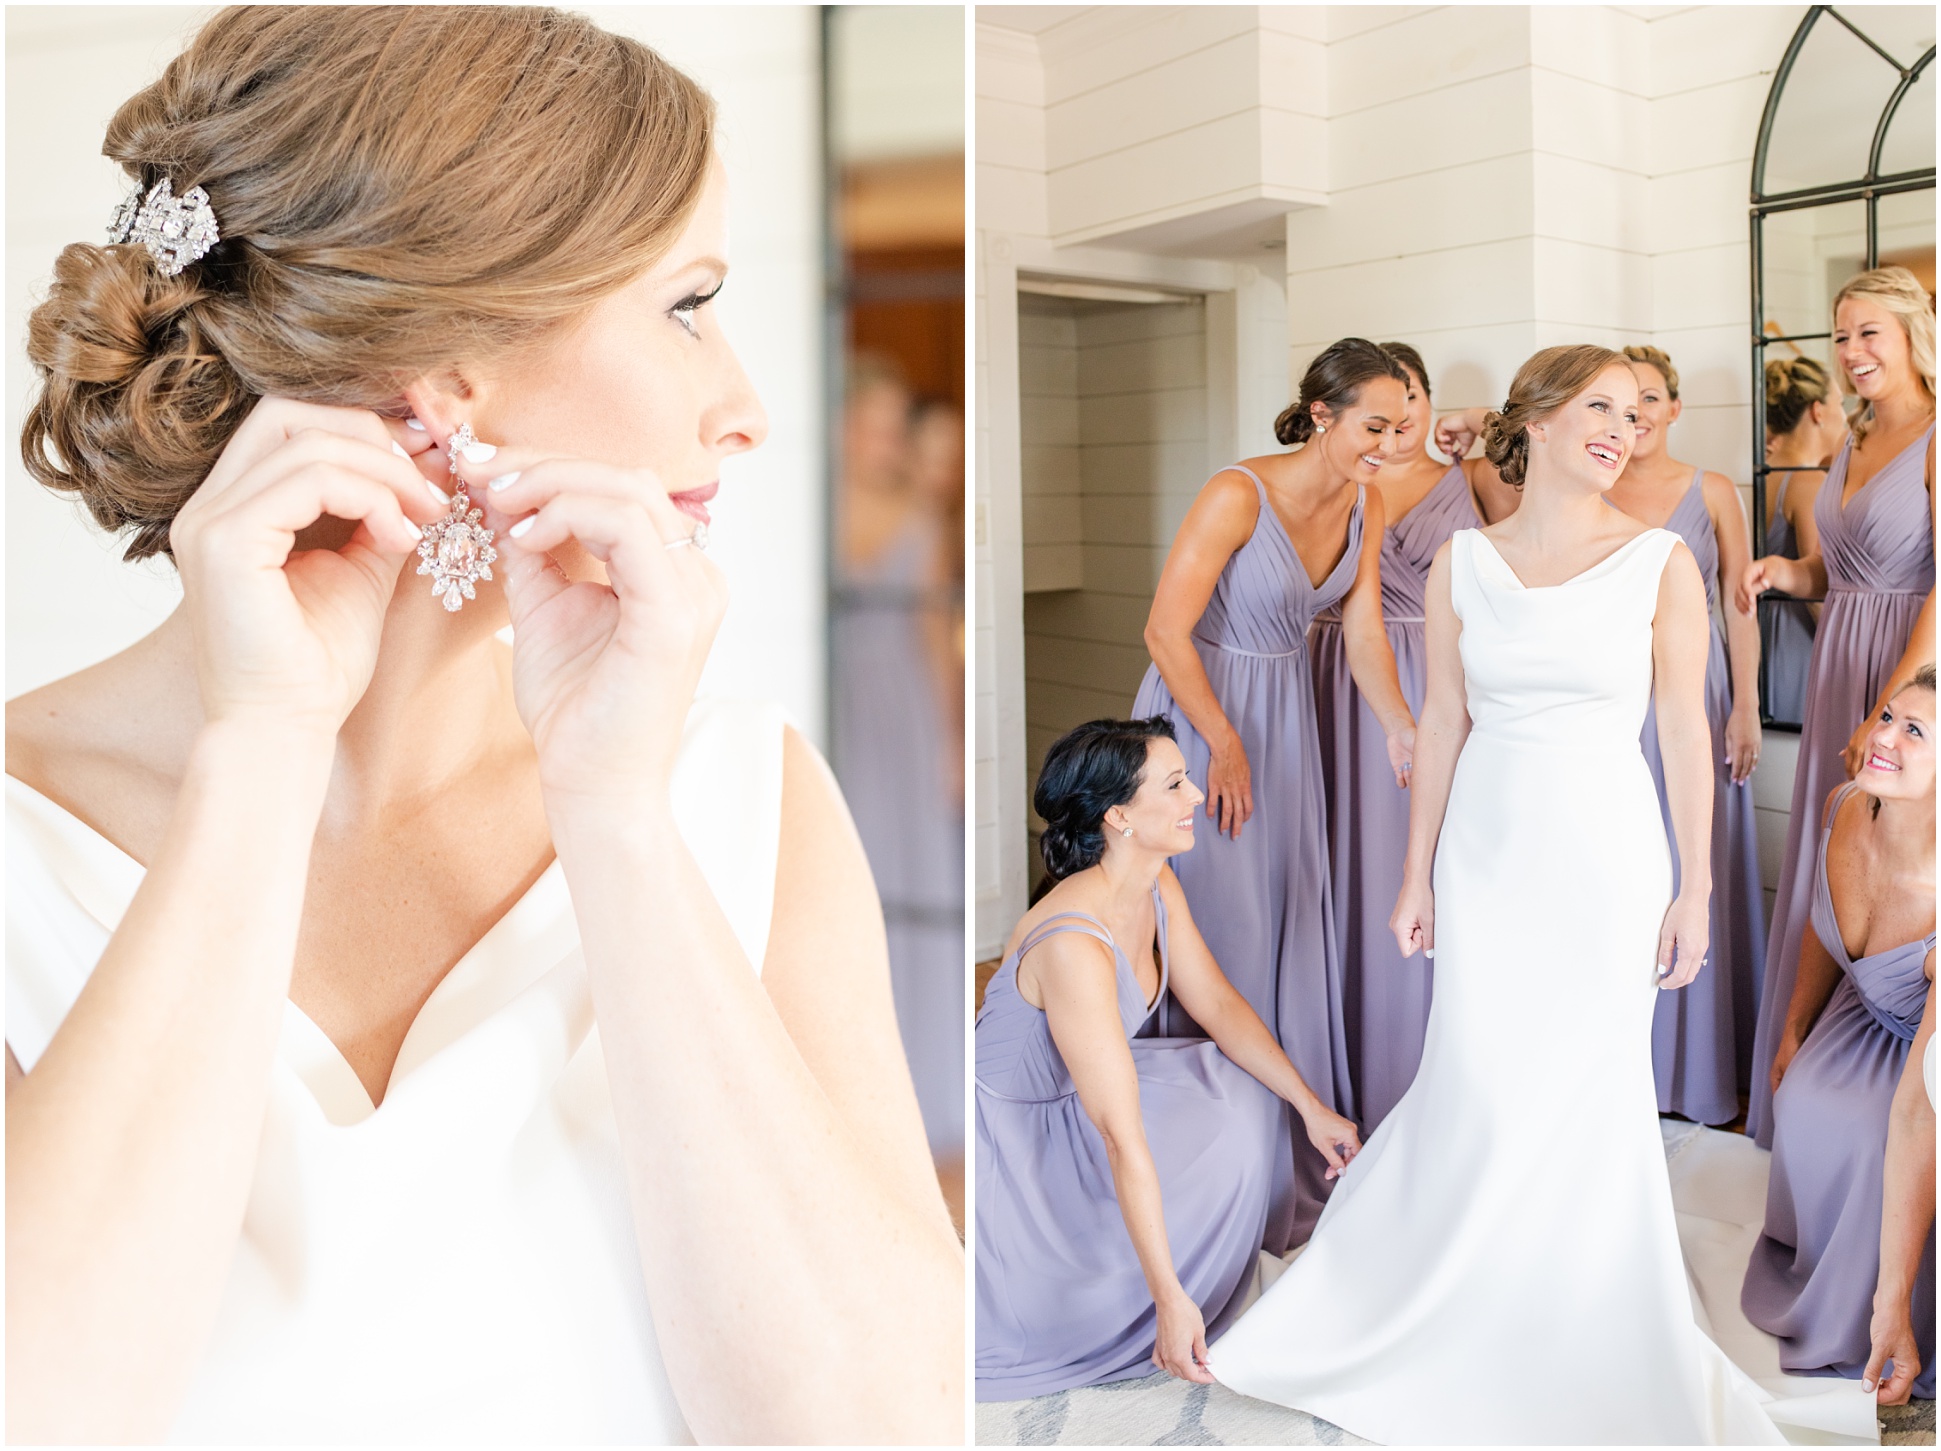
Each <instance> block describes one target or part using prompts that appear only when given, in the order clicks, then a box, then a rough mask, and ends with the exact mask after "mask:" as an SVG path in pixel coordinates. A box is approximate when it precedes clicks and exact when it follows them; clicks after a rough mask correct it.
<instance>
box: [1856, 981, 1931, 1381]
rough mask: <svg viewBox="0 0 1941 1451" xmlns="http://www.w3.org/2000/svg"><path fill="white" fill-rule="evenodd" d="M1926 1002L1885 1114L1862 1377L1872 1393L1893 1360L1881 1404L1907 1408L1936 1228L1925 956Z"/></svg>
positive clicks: (1916, 1365) (1918, 1360) (1916, 1366)
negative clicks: (1876, 1268)
mask: <svg viewBox="0 0 1941 1451" xmlns="http://www.w3.org/2000/svg"><path fill="white" fill-rule="evenodd" d="M1927 974H1928V1000H1927V1007H1926V1008H1925V1009H1924V1010H1923V1011H1922V1013H1921V1028H1920V1031H1919V1032H1917V1033H1916V1034H1915V1035H1914V1043H1913V1046H1912V1047H1910V1048H1909V1049H1908V1052H1907V1062H1906V1064H1905V1065H1904V1066H1903V1067H1902V1069H1901V1080H1900V1082H1899V1083H1897V1084H1895V1085H1894V1102H1893V1106H1892V1107H1891V1108H1889V1109H1888V1111H1887V1159H1886V1164H1885V1165H1884V1167H1883V1168H1882V1171H1881V1216H1880V1276H1879V1278H1878V1279H1877V1280H1876V1281H1875V1285H1874V1313H1873V1324H1872V1327H1871V1330H1870V1334H1869V1339H1870V1340H1871V1341H1872V1343H1873V1349H1872V1353H1871V1354H1869V1355H1868V1357H1867V1368H1866V1370H1865V1371H1863V1372H1862V1374H1861V1379H1860V1384H1861V1388H1862V1389H1863V1390H1871V1389H1873V1387H1874V1384H1875V1382H1877V1381H1878V1380H1879V1379H1880V1372H1881V1369H1882V1367H1883V1365H1884V1364H1885V1362H1886V1361H1887V1359H1888V1357H1890V1356H1891V1357H1892V1358H1893V1361H1894V1374H1893V1375H1892V1376H1891V1377H1890V1378H1889V1379H1888V1380H1887V1382H1886V1383H1885V1384H1884V1385H1882V1386H1881V1387H1880V1392H1879V1396H1878V1397H1877V1399H1878V1400H1879V1402H1880V1404H1881V1405H1883V1406H1903V1405H1906V1404H1907V1397H1908V1394H1909V1392H1910V1391H1912V1390H1913V1388H1914V1378H1915V1377H1916V1376H1917V1375H1919V1374H1920V1371H1921V1355H1920V1349H1919V1342H1918V1341H1916V1339H1915V1337H1914V1279H1915V1276H1916V1275H1917V1274H1919V1272H1920V1268H1921V1257H1922V1254H1923V1253H1924V1252H1925V1250H1926V1247H1927V1239H1928V1232H1929V1231H1930V1230H1931V1229H1932V1228H1933V1226H1934V1105H1933V1103H1931V1102H1930V1101H1929V1099H1928V1095H1927V1085H1926V1083H1925V1082H1923V1080H1922V1077H1921V1062H1922V1059H1923V1058H1925V1057H1926V1056H1927V1049H1928V1040H1929V1039H1930V1038H1932V1037H1933V1036H1934V954H1933V953H1932V952H1930V953H1929V954H1928V958H1927Z"/></svg>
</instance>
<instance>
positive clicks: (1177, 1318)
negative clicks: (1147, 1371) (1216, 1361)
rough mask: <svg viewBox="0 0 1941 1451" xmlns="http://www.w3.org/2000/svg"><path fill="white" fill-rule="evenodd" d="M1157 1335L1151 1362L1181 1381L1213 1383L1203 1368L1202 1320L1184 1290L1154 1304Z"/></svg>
mask: <svg viewBox="0 0 1941 1451" xmlns="http://www.w3.org/2000/svg"><path fill="white" fill-rule="evenodd" d="M1153 1308H1154V1310H1156V1311H1157V1312H1158V1317H1159V1325H1158V1332H1157V1333H1156V1334H1155V1335H1154V1337H1153V1346H1152V1363H1153V1364H1154V1365H1156V1366H1158V1367H1159V1368H1160V1369H1161V1370H1163V1371H1165V1372H1166V1374H1168V1375H1172V1376H1178V1377H1179V1379H1181V1380H1190V1381H1197V1382H1198V1383H1199V1384H1201V1385H1211V1384H1212V1383H1213V1372H1212V1371H1210V1370H1208V1369H1207V1368H1206V1320H1205V1319H1204V1317H1202V1316H1201V1314H1200V1307H1199V1306H1198V1305H1195V1304H1194V1303H1193V1301H1192V1299H1191V1298H1190V1297H1189V1296H1188V1295H1187V1294H1186V1292H1185V1291H1184V1290H1181V1291H1179V1292H1178V1293H1177V1294H1174V1295H1169V1296H1168V1297H1167V1298H1166V1299H1164V1300H1160V1301H1156V1302H1155V1303H1154V1305H1153Z"/></svg>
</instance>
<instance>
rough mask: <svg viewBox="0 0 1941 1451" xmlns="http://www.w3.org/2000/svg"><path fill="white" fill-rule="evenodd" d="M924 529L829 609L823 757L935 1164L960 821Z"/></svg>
mask: <svg viewBox="0 0 1941 1451" xmlns="http://www.w3.org/2000/svg"><path fill="white" fill-rule="evenodd" d="M934 549H935V544H934V525H932V524H931V522H930V521H929V520H928V519H927V518H926V517H922V516H919V517H917V518H914V519H912V520H911V521H910V523H909V524H907V525H906V526H905V527H904V528H903V530H902V531H901V532H900V533H899V534H898V535H897V536H896V537H895V538H894V539H893V540H891V541H890V543H889V545H888V546H887V547H885V548H884V550H883V552H882V553H881V554H880V555H879V556H878V557H877V558H876V559H874V560H872V561H870V562H869V563H868V564H867V565H865V566H863V567H861V568H859V569H855V570H852V571H851V572H850V575H849V577H848V578H847V579H846V580H845V581H844V583H843V587H842V589H841V591H840V593H839V594H838V596H837V609H836V614H835V620H834V630H833V636H834V638H833V641H832V646H833V648H832V651H831V655H832V657H833V659H832V663H833V665H834V670H833V672H832V674H833V676H834V679H833V682H832V683H833V685H834V689H833V691H832V692H831V693H832V695H833V697H834V699H833V701H832V706H833V711H832V714H833V716H834V726H835V730H834V731H833V733H832V736H833V746H834V749H833V751H832V752H831V758H832V764H833V765H834V767H835V772H836V779H837V780H838V781H840V782H841V783H842V790H843V796H844V798H845V799H846V800H847V801H848V803H849V814H850V816H851V817H852V818H853V819H854V820H855V822H856V834H857V835H858V836H859V837H861V838H862V843H863V851H864V853H865V854H866V855H867V856H868V858H869V869H870V873H871V875H872V876H874V877H875V879H876V891H877V895H878V896H879V897H880V898H881V899H882V904H883V926H884V930H885V933H886V935H887V937H888V939H889V950H890V992H891V995H892V998H893V1000H894V1002H895V1005H896V1021H897V1028H898V1030H899V1031H900V1033H901V1034H902V1038H903V1053H904V1056H905V1058H907V1059H908V1060H909V1064H910V1076H911V1079H912V1081H913V1082H914V1083H915V1085H916V1090H917V1104H918V1107H919V1108H920V1109H921V1110H922V1113H923V1126H924V1131H925V1133H926V1134H927V1135H928V1137H929V1140H930V1148H931V1152H932V1153H935V1154H960V1153H962V1152H963V1148H964V817H963V812H962V811H961V810H960V809H959V808H958V806H957V804H956V803H955V802H953V801H952V800H951V799H950V793H949V791H948V789H947V787H946V784H945V775H944V764H945V752H946V750H947V749H948V742H949V732H948V731H947V730H946V729H945V722H944V712H943V703H942V702H941V701H940V700H939V699H938V694H937V690H936V688H935V686H934V684H933V672H932V669H931V665H930V662H929V659H928V658H927V656H926V654H925V646H924V640H923V611H924V610H925V609H934V608H936V604H937V601H936V599H935V597H934V595H933V594H932V593H931V592H930V591H929V590H927V589H926V588H925V584H924V580H925V574H926V570H927V565H928V561H929V559H930V557H931V555H932V553H933V552H934Z"/></svg>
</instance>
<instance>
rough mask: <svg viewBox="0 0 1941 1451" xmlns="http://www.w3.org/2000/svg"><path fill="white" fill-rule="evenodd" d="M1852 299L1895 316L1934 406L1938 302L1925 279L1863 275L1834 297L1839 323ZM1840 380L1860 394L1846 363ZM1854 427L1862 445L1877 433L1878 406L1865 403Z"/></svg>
mask: <svg viewBox="0 0 1941 1451" xmlns="http://www.w3.org/2000/svg"><path fill="white" fill-rule="evenodd" d="M1849 297H1864V298H1866V299H1867V301H1869V302H1871V303H1873V304H1874V305H1875V306H1877V307H1881V308H1885V309H1886V310H1887V311H1888V312H1891V313H1892V314H1893V315H1894V318H1895V320H1896V321H1897V322H1899V323H1900V325H1901V330H1902V331H1903V332H1905V333H1906V334H1907V357H1908V361H1909V362H1910V363H1912V364H1913V366H1914V376H1915V377H1917V378H1919V379H1920V380H1921V387H1922V389H1923V390H1924V391H1925V392H1926V393H1927V395H1928V402H1929V404H1930V405H1931V404H1932V403H1933V402H1934V303H1933V301H1932V300H1931V299H1930V298H1929V297H1928V290H1927V289H1926V288H1925V287H1923V286H1921V279H1920V278H1918V277H1916V276H1915V275H1914V274H1913V273H1912V272H1910V271H1908V270H1907V268H1905V267H1876V268H1874V269H1873V270H1872V271H1870V272H1862V273H1861V274H1859V276H1857V277H1854V278H1852V279H1851V280H1850V281H1849V282H1848V283H1847V285H1846V286H1845V287H1842V288H1841V289H1840V291H1839V292H1838V293H1837V294H1836V295H1835V296H1834V299H1833V317H1834V321H1835V322H1836V323H1837V322H1838V321H1839V317H1840V304H1841V303H1843V302H1845V301H1846V300H1847V299H1848V298H1849ZM1840 377H1841V379H1842V380H1843V381H1844V382H1845V384H1846V388H1847V391H1848V392H1849V393H1857V392H1858V391H1859V390H1858V389H1857V388H1855V387H1854V386H1853V379H1852V378H1851V377H1850V376H1849V375H1848V373H1847V367H1846V364H1844V363H1842V364H1841V365H1840ZM1850 426H1851V428H1852V429H1853V441H1854V443H1855V444H1856V445H1858V444H1859V442H1860V440H1861V439H1863V438H1865V437H1866V436H1867V435H1868V433H1870V432H1871V431H1872V430H1873V426H1874V405H1873V404H1872V403H1869V402H1866V401H1865V400H1862V402H1861V405H1860V411H1859V412H1858V413H1856V414H1854V415H1853V421H1852V423H1851V425H1850Z"/></svg>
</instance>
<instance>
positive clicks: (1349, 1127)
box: [1301, 1103, 1361, 1179]
mask: <svg viewBox="0 0 1941 1451" xmlns="http://www.w3.org/2000/svg"><path fill="white" fill-rule="evenodd" d="M1301 1123H1302V1125H1303V1126H1304V1127H1305V1128H1306V1129H1307V1141H1308V1142H1309V1143H1310V1144H1313V1145H1314V1147H1315V1148H1317V1149H1319V1150H1320V1151H1321V1157H1322V1158H1324V1159H1326V1160H1327V1161H1328V1167H1327V1169H1326V1171H1325V1172H1323V1173H1322V1175H1321V1177H1322V1178H1323V1179H1339V1178H1340V1177H1341V1171H1342V1170H1343V1169H1346V1168H1347V1167H1348V1165H1349V1164H1351V1163H1353V1162H1354V1158H1355V1155H1356V1154H1359V1153H1360V1152H1361V1130H1360V1129H1358V1128H1356V1127H1355V1124H1354V1120H1353V1119H1345V1118H1343V1117H1342V1116H1341V1115H1340V1114H1338V1113H1336V1112H1334V1111H1333V1110H1332V1109H1329V1108H1326V1107H1324V1106H1323V1105H1321V1104H1319V1103H1317V1104H1315V1105H1314V1107H1312V1108H1310V1109H1309V1110H1308V1111H1307V1112H1306V1113H1304V1114H1302V1115H1301Z"/></svg>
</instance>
